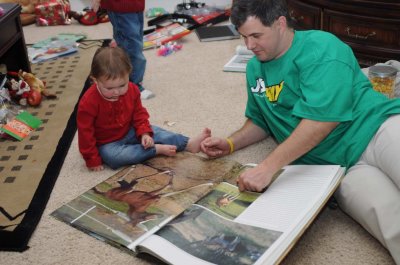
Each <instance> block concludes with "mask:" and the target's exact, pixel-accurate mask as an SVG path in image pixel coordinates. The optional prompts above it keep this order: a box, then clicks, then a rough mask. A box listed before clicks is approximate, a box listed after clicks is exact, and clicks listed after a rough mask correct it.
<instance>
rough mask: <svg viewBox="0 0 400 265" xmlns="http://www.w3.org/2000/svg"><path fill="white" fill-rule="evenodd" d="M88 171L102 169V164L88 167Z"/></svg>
mask: <svg viewBox="0 0 400 265" xmlns="http://www.w3.org/2000/svg"><path fill="white" fill-rule="evenodd" d="M88 169H89V170H90V171H102V170H103V169H104V167H103V165H100V166H96V167H88Z"/></svg>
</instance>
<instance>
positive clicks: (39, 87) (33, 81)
mask: <svg viewBox="0 0 400 265" xmlns="http://www.w3.org/2000/svg"><path fill="white" fill-rule="evenodd" d="M18 76H19V77H20V78H21V79H22V80H24V81H25V82H26V83H27V84H28V85H29V86H30V88H31V89H32V90H36V91H38V92H39V93H40V94H41V95H43V96H45V97H46V98H49V99H54V98H57V96H56V95H55V94H52V93H50V92H49V91H48V90H47V89H46V86H45V83H44V82H43V81H42V80H40V79H39V78H37V77H36V76H35V75H33V74H32V73H27V72H24V71H22V70H19V72H18Z"/></svg>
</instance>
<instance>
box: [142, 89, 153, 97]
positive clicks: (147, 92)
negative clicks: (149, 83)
mask: <svg viewBox="0 0 400 265" xmlns="http://www.w3.org/2000/svg"><path fill="white" fill-rule="evenodd" d="M154 96H155V95H154V93H153V92H151V91H150V90H148V89H144V90H142V91H141V92H140V99H150V98H153V97H154Z"/></svg>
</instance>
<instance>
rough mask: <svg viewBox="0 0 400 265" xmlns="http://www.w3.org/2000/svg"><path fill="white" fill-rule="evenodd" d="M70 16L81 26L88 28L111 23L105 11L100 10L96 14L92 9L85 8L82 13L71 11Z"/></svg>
mask: <svg viewBox="0 0 400 265" xmlns="http://www.w3.org/2000/svg"><path fill="white" fill-rule="evenodd" d="M68 15H69V16H70V17H72V18H74V19H76V20H77V21H78V22H79V23H80V24H82V25H86V26H92V25H96V24H99V23H105V22H109V21H110V19H109V18H108V15H107V11H106V10H105V9H99V10H98V11H97V12H94V11H93V10H92V9H89V8H85V9H84V10H83V11H82V12H76V11H70V12H69V13H68Z"/></svg>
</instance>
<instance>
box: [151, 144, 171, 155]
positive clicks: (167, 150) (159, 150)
mask: <svg viewBox="0 0 400 265" xmlns="http://www.w3.org/2000/svg"><path fill="white" fill-rule="evenodd" d="M155 148H156V154H157V155H165V156H175V155H176V146H175V145H169V144H156V145H155Z"/></svg>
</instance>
